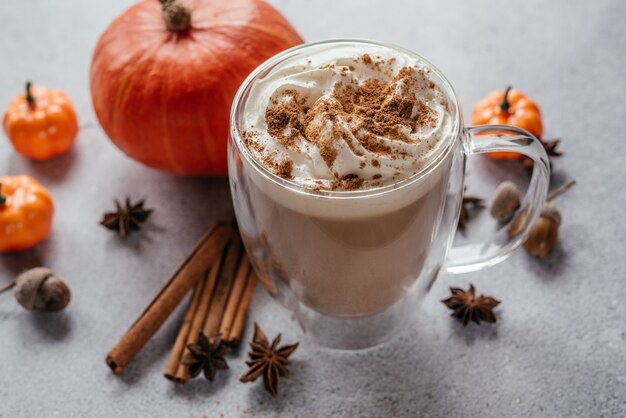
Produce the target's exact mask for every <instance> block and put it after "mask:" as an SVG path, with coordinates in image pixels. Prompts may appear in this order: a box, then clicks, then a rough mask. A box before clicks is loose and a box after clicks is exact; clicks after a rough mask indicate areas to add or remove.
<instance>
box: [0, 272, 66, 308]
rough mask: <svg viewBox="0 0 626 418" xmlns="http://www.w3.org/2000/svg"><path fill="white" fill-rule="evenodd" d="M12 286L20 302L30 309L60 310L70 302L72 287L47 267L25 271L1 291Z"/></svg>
mask: <svg viewBox="0 0 626 418" xmlns="http://www.w3.org/2000/svg"><path fill="white" fill-rule="evenodd" d="M10 288H13V294H14V295H15V299H17V301H18V302H19V304H20V305H22V306H23V307H24V308H26V309H27V310H29V311H33V310H37V311H60V310H62V309H63V308H65V307H66V306H67V304H68V303H69V302H70V288H69V287H68V286H67V284H65V282H64V281H63V280H61V279H59V278H58V277H56V276H55V275H54V273H53V272H52V270H50V269H48V268H45V267H36V268H33V269H30V270H27V271H25V272H23V273H22V274H20V275H19V276H17V278H16V279H15V281H14V282H13V283H12V284H10V285H9V286H7V287H5V288H4V289H2V290H0V293H2V292H4V291H5V290H8V289H10Z"/></svg>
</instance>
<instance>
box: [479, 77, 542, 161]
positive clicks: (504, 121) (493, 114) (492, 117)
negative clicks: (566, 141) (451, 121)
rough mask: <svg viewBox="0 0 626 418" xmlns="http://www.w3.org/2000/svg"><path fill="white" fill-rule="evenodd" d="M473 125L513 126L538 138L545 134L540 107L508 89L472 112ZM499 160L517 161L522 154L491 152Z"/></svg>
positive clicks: (524, 96) (517, 91) (520, 93)
mask: <svg viewBox="0 0 626 418" xmlns="http://www.w3.org/2000/svg"><path fill="white" fill-rule="evenodd" d="M472 124H473V125H512V126H516V127H518V128H521V129H525V130H527V131H528V132H530V133H531V134H533V135H535V136H536V137H537V138H540V137H541V134H542V133H543V123H542V122H541V111H540V110H539V106H537V104H536V103H535V102H534V101H533V100H531V99H530V98H528V97H527V96H526V95H525V94H524V93H522V92H521V91H520V90H517V89H514V88H511V87H510V86H509V87H507V89H506V90H505V91H501V90H499V91H494V92H492V93H490V94H489V95H488V96H487V97H486V98H485V99H483V100H482V101H480V102H478V103H477V104H476V106H474V109H473V111H472ZM489 156H490V157H493V158H495V159H498V160H517V159H519V158H522V157H523V155H522V154H518V153H516V152H491V153H489Z"/></svg>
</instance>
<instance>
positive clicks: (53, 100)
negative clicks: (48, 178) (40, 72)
mask: <svg viewBox="0 0 626 418" xmlns="http://www.w3.org/2000/svg"><path fill="white" fill-rule="evenodd" d="M2 125H3V126H4V131H5V132H6V134H7V136H8V137H9V139H10V140H11V142H12V143H13V147H14V148H15V150H16V151H17V152H18V153H20V154H22V155H24V156H26V157H30V158H34V159H36V160H47V159H50V158H53V157H56V156H58V155H61V154H63V153H65V152H67V150H68V149H69V148H70V147H71V146H72V144H73V143H74V139H75V138H76V133H77V132H78V118H77V117H76V112H75V111H74V106H72V103H71V102H70V100H69V99H68V97H67V96H66V95H65V94H64V93H63V92H62V91H61V90H58V89H51V88H47V87H43V86H33V85H31V83H30V81H29V82H27V83H26V92H25V94H19V95H17V96H16V97H15V98H14V99H13V100H12V101H11V103H10V104H9V107H8V108H7V110H6V111H5V112H4V118H3V120H2Z"/></svg>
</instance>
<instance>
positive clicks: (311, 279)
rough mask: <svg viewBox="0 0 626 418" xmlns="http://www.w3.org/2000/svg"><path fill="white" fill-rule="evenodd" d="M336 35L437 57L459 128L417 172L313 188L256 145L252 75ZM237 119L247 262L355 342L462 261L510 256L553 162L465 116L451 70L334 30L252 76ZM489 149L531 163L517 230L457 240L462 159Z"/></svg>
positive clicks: (236, 177) (332, 338)
mask: <svg viewBox="0 0 626 418" xmlns="http://www.w3.org/2000/svg"><path fill="white" fill-rule="evenodd" d="M334 47H343V48H345V47H354V49H355V51H358V50H359V48H361V49H362V48H363V47H368V48H371V47H378V48H391V49H393V50H394V51H395V52H397V53H400V54H404V55H407V56H408V57H409V58H412V59H415V60H417V61H418V62H421V63H422V64H423V65H424V66H426V67H427V68H428V69H429V71H430V78H431V80H432V81H433V82H434V83H435V84H437V85H438V86H439V88H440V89H441V91H442V92H443V94H444V95H445V96H446V98H447V103H448V111H449V113H450V115H451V120H452V129H450V130H449V134H448V135H447V136H446V137H444V138H442V139H441V141H443V143H442V144H440V145H441V146H440V147H439V150H440V151H438V152H437V154H436V155H435V156H434V157H433V158H432V159H431V160H430V162H429V163H428V164H427V165H426V166H425V167H423V168H422V169H421V170H420V171H419V172H417V173H415V174H413V175H411V176H410V177H408V178H405V179H402V180H399V181H397V182H396V183H394V184H390V185H385V186H382V187H376V188H371V189H362V190H353V191H343V190H341V191H340V190H314V189H311V188H307V187H303V186H301V185H299V184H297V183H295V182H293V181H290V180H286V179H284V178H281V177H279V176H278V175H276V174H275V173H274V172H272V171H270V170H269V169H268V168H266V167H265V166H264V165H263V164H262V163H260V162H258V161H256V160H255V159H254V157H253V156H252V155H251V153H250V152H249V151H248V149H247V148H246V145H245V143H244V140H243V129H244V128H243V126H244V124H243V116H244V112H243V110H244V109H245V106H246V103H247V101H248V100H250V98H251V96H250V95H251V91H252V87H253V86H254V84H255V83H256V82H257V81H258V80H262V79H263V78H265V77H266V76H268V75H270V74H272V73H273V72H274V71H276V70H278V69H279V68H281V67H282V66H284V65H288V64H289V63H292V62H294V60H300V59H302V58H306V57H307V56H310V55H311V54H313V53H315V52H316V51H320V50H322V49H324V50H326V51H328V50H329V49H330V48H334ZM230 123H231V126H230V142H229V147H228V152H229V177H230V187H231V191H232V197H233V202H234V208H235V213H236V217H237V222H238V225H239V229H240V232H241V235H242V237H243V240H244V243H245V246H246V249H247V250H248V254H249V255H250V259H251V262H252V264H253V266H254V269H255V270H256V272H257V274H258V276H259V279H260V280H261V282H262V283H263V284H264V286H265V287H266V289H267V290H268V291H269V292H270V293H271V294H272V295H273V296H275V297H276V298H277V299H278V300H279V301H281V302H282V303H283V304H284V305H285V306H286V307H287V308H288V309H290V310H291V311H292V312H293V313H294V314H295V317H296V318H297V319H298V321H299V323H300V324H301V325H302V327H303V328H304V330H305V333H306V334H308V335H309V336H310V337H311V338H312V339H313V340H314V341H315V342H317V343H318V344H320V345H322V346H327V347H333V348H343V349H357V348H365V347H370V346H373V345H377V344H379V343H381V342H383V341H386V340H389V339H390V337H392V334H395V333H397V331H398V330H399V329H401V328H402V327H403V326H405V325H406V324H407V323H408V322H410V319H411V318H412V317H413V316H412V315H411V313H412V312H413V311H414V310H415V308H416V305H417V303H419V301H420V300H421V296H422V295H424V294H425V293H426V292H427V291H428V289H429V288H430V287H431V286H432V283H433V281H434V280H435V278H436V276H437V274H438V273H439V271H441V270H442V269H443V270H444V271H447V272H451V273H464V272H469V271H475V270H479V269H481V268H483V267H487V266H490V265H493V264H496V263H498V262H500V261H502V260H504V259H505V258H506V257H507V256H508V255H509V254H510V253H511V252H512V251H513V250H514V249H515V248H516V247H517V246H519V245H520V244H521V243H522V242H523V241H524V239H525V238H526V236H527V235H528V233H529V231H530V228H531V226H532V225H533V224H534V223H535V221H536V219H537V217H538V215H539V213H540V211H541V208H542V205H543V201H544V199H545V197H546V192H547V187H548V178H549V168H548V160H547V156H546V154H545V152H544V149H543V147H542V146H541V144H540V143H539V141H538V140H537V139H536V138H535V137H533V136H532V135H531V134H529V133H528V132H526V131H523V130H521V129H517V128H514V127H510V126H480V127H464V126H463V121H462V115H461V108H460V105H459V102H458V99H457V97H456V95H455V93H454V90H453V89H452V86H451V85H450V83H449V82H448V80H447V79H446V78H445V77H444V76H443V74H442V73H441V72H440V71H439V70H438V69H437V68H436V67H435V66H433V65H432V64H430V63H429V62H428V61H426V60H425V59H423V58H422V57H420V56H419V55H417V54H415V53H413V52H411V51H408V50H405V49H403V48H399V47H396V46H389V45H384V44H380V43H376V42H369V41H361V40H333V41H325V42H319V43H311V44H305V45H300V46H297V47H295V48H292V49H289V50H287V51H285V52H282V53H280V54H278V55H276V56H274V57H273V58H271V59H269V60H268V61H266V62H265V63H263V64H262V65H261V66H260V67H258V68H257V69H256V70H255V71H254V72H253V73H252V74H251V75H250V76H249V77H248V78H247V79H246V81H244V83H243V84H242V86H241V87H240V89H239V92H238V93H237V95H236V97H235V100H234V103H233V107H232V113H231V120H230ZM477 136H479V138H477ZM492 151H510V152H518V153H521V154H524V155H526V156H527V157H530V158H531V159H532V160H533V161H534V163H535V164H534V169H533V172H532V177H531V180H530V184H529V186H528V190H527V192H526V195H525V196H524V198H523V200H522V203H521V206H520V208H519V209H518V211H517V213H516V215H515V216H514V218H513V219H514V220H515V222H516V225H515V228H514V229H515V232H516V233H514V234H512V233H511V232H510V228H511V226H512V222H514V221H511V222H509V223H508V224H503V225H501V226H500V227H499V228H498V229H497V231H496V232H495V233H494V234H493V236H492V237H491V238H490V239H489V240H487V241H486V242H479V243H474V244H466V245H462V246H452V241H453V238H454V234H455V231H456V228H457V221H458V218H459V214H460V209H461V203H462V198H463V181H464V173H465V162H466V159H467V158H468V157H469V156H470V155H473V154H480V153H485V152H492ZM520 220H522V221H521V222H520ZM511 230H513V229H511Z"/></svg>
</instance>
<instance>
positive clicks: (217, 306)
mask: <svg viewBox="0 0 626 418" xmlns="http://www.w3.org/2000/svg"><path fill="white" fill-rule="evenodd" d="M242 250H243V247H242V244H241V237H240V236H239V234H238V233H235V234H234V236H233V240H232V241H231V243H230V246H229V247H228V252H227V253H226V256H225V257H224V262H223V264H222V269H221V271H220V274H219V278H218V281H217V285H216V287H215V291H214V293H213V298H212V299H211V306H210V307H209V312H208V313H207V316H206V320H205V321H204V326H203V327H202V331H203V332H204V334H205V335H207V336H210V335H213V334H216V333H217V332H218V330H219V326H220V322H221V320H222V315H223V314H224V309H225V308H226V302H227V301H228V295H229V294H230V289H231V287H232V284H233V281H234V279H235V274H236V272H237V265H238V263H239V259H240V257H241V253H242Z"/></svg>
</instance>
